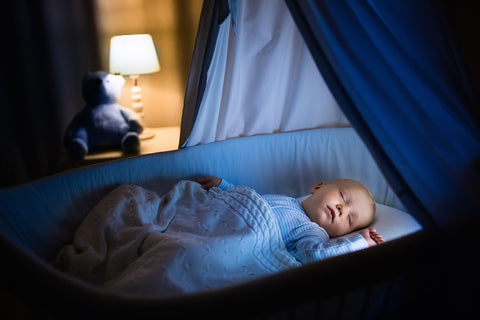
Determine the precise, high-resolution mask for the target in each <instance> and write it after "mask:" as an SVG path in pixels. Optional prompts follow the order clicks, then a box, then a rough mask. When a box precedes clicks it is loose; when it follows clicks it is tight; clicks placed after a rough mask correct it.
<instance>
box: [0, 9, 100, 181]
mask: <svg viewBox="0 0 480 320" xmlns="http://www.w3.org/2000/svg"><path fill="white" fill-rule="evenodd" d="M2 11H3V19H4V26H7V27H8V28H6V29H5V32H4V33H3V37H4V38H5V41H4V46H3V49H2V50H1V56H0V60H1V73H2V77H0V79H1V80H0V81H1V85H0V96H1V100H0V110H1V115H0V135H1V138H0V150H1V152H0V187H6V186H11V185H15V184H19V183H23V182H26V181H29V180H32V179H37V178H40V177H42V176H45V175H49V174H52V173H55V172H56V171H57V168H58V166H59V163H60V162H61V158H62V156H63V152H64V149H63V145H62V140H63V132H64V131H65V128H66V126H67V125H68V123H69V122H70V120H71V119H72V118H73V116H74V115H75V114H76V113H77V112H78V111H80V110H81V109H82V108H83V104H84V103H83V99H82V96H81V78H82V75H83V73H85V72H87V71H91V70H97V69H98V68H99V55H98V48H97V46H98V45H97V38H96V26H95V19H94V2H93V0H88V1H86V0H68V1H64V0H35V1H30V0H6V1H3V2H2Z"/></svg>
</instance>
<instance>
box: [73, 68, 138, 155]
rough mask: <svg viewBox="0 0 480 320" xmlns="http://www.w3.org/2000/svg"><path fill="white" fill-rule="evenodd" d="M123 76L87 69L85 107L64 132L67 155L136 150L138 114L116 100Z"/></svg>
mask: <svg viewBox="0 0 480 320" xmlns="http://www.w3.org/2000/svg"><path fill="white" fill-rule="evenodd" d="M124 83H125V79H123V77H122V76H120V75H113V74H110V73H107V72H104V71H97V72H89V73H86V74H85V75H84V76H83V79H82V95H83V98H84V100H85V103H86V104H85V107H84V108H83V109H82V110H81V111H80V112H79V113H78V114H77V115H76V116H75V117H74V118H73V120H72V122H71V123H70V124H69V126H68V127H67V130H66V132H65V136H64V145H65V148H66V149H67V152H68V155H69V157H70V158H74V159H83V157H84V156H85V155H87V154H88V153H89V152H91V151H94V150H107V149H118V148H121V150H123V152H124V153H138V152H139V149H140V138H139V134H140V133H141V132H142V131H143V126H142V124H141V120H140V117H139V116H138V115H137V114H136V113H135V112H133V111H132V110H130V109H128V108H126V107H124V106H121V105H119V104H117V103H116V102H117V100H118V99H119V98H120V95H121V92H122V87H123V84H124Z"/></svg>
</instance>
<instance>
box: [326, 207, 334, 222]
mask: <svg viewBox="0 0 480 320" xmlns="http://www.w3.org/2000/svg"><path fill="white" fill-rule="evenodd" d="M327 209H328V212H329V213H330V216H331V217H332V222H333V220H334V219H335V211H334V210H333V209H331V208H330V207H329V206H327Z"/></svg>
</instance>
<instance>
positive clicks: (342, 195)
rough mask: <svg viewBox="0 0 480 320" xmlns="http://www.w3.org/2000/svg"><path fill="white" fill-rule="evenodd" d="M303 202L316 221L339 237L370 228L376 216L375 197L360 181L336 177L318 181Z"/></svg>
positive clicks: (331, 235) (310, 216)
mask: <svg viewBox="0 0 480 320" xmlns="http://www.w3.org/2000/svg"><path fill="white" fill-rule="evenodd" d="M310 193H311V194H312V195H311V196H310V197H308V198H306V199H305V200H304V201H303V202H302V206H303V209H304V210H305V212H306V213H307V216H308V217H309V218H310V220H312V221H313V222H315V223H317V224H318V225H319V226H320V227H322V228H323V229H325V231H327V233H328V235H329V236H330V237H338V236H342V235H345V234H347V233H350V232H352V231H355V230H358V229H362V228H365V227H367V226H368V225H369V224H370V223H371V222H372V220H373V216H374V215H375V207H376V206H375V200H374V199H373V196H372V194H371V193H370V191H369V190H368V189H367V188H366V187H365V186H364V185H363V184H361V183H360V182H358V181H355V180H350V179H337V180H333V181H331V182H328V183H323V182H321V183H319V184H317V185H315V186H314V187H313V188H312V189H311V190H310Z"/></svg>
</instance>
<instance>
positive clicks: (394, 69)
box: [181, 0, 480, 230]
mask: <svg viewBox="0 0 480 320" xmlns="http://www.w3.org/2000/svg"><path fill="white" fill-rule="evenodd" d="M465 74H466V73H465V70H464V68H463V64H462V61H461V59H460V54H459V52H458V49H457V47H456V45H455V38H454V35H453V32H452V29H451V26H450V25H449V21H448V14H447V12H446V9H445V7H444V4H443V3H439V2H438V1H416V0H407V1H393V2H392V1H388V2H385V1H375V0H372V1H347V0H319V1H301V0H287V1H286V3H285V2H283V1H269V0H263V1H227V0H224V1H221V0H217V1H215V0H206V1H205V2H204V7H203V10H202V15H201V19H200V25H199V31H198V34H197V40H196V45H195V51H194V56H193V60H192V67H191V73H190V76H189V81H188V86H187V91H186V96H185V108H184V113H183V118H182V134H181V145H183V146H190V145H195V144H200V143H207V142H211V141H218V140H224V139H231V138H235V137H240V136H245V135H256V134H264V133H273V132H280V131H294V130H301V129H305V128H312V127H339V126H349V125H350V124H351V125H352V126H353V127H354V128H355V129H356V131H357V133H358V134H359V135H360V137H361V138H362V140H363V141H364V142H365V144H366V145H367V147H368V148H369V150H370V152H371V153H372V155H373V156H374V158H375V160H376V162H377V163H378V165H379V167H380V168H381V169H382V172H383V174H384V175H385V177H386V178H387V180H388V181H389V183H390V185H391V187H392V188H393V189H394V190H395V192H396V193H397V195H398V196H399V197H400V199H401V200H402V202H403V203H404V205H405V206H406V207H407V208H408V210H409V211H410V212H411V213H412V214H413V215H414V216H415V217H416V218H417V219H419V221H421V223H422V224H423V225H424V226H425V227H434V226H440V227H442V228H443V229H448V230H456V227H459V226H464V225H465V224H469V225H471V220H470V219H474V220H475V221H476V220H477V218H476V215H475V213H476V212H477V211H478V209H475V208H478V207H480V201H479V198H478V196H477V195H476V194H477V193H478V191H479V190H480V184H479V182H480V174H479V171H480V169H479V167H480V165H479V162H480V160H479V159H480V133H479V123H478V121H476V120H475V119H479V118H480V117H479V114H478V113H479V110H480V109H479V107H478V104H476V102H477V101H478V100H477V97H476V96H475V91H474V90H473V89H472V87H471V85H470V83H469V80H468V79H467V78H466V76H465ZM347 119H348V120H347Z"/></svg>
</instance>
